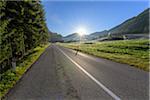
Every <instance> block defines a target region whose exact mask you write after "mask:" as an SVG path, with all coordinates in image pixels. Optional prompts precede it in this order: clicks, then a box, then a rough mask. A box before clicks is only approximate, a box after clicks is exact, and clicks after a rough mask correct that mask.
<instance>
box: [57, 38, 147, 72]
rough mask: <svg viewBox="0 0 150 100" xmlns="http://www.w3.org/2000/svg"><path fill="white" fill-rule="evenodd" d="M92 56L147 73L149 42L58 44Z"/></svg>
mask: <svg viewBox="0 0 150 100" xmlns="http://www.w3.org/2000/svg"><path fill="white" fill-rule="evenodd" d="M58 45H61V46H64V47H67V48H71V49H74V50H79V51H81V52H84V53H88V54H91V55H94V56H98V57H102V58H106V59H110V60H113V61H116V62H120V63H126V64H129V65H131V66H134V67H137V68H139V69H142V70H145V71H149V55H150V54H149V45H150V44H149V40H148V39H143V40H120V41H107V42H96V43H87V44H86V43H81V44H78V43H58Z"/></svg>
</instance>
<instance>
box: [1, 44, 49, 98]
mask: <svg viewBox="0 0 150 100" xmlns="http://www.w3.org/2000/svg"><path fill="white" fill-rule="evenodd" d="M48 46H49V44H46V45H41V46H38V47H36V48H34V49H33V51H32V53H30V54H29V55H27V56H26V57H25V58H24V59H23V60H22V61H21V62H19V64H18V65H17V66H16V70H12V69H10V70H7V71H6V72H4V73H2V74H1V75H0V79H1V81H0V98H2V97H3V96H4V95H5V94H6V93H7V92H8V91H9V89H11V88H12V87H13V86H14V85H15V84H16V82H17V81H18V80H19V79H20V78H21V77H22V75H23V74H24V73H25V72H26V71H27V69H28V68H29V67H30V66H31V65H32V64H33V63H34V62H35V61H36V60H37V59H38V58H39V56H40V55H41V54H42V53H43V52H44V50H45V49H46V48H47V47H48Z"/></svg>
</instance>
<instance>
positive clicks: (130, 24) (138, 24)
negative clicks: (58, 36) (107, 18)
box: [63, 8, 150, 42]
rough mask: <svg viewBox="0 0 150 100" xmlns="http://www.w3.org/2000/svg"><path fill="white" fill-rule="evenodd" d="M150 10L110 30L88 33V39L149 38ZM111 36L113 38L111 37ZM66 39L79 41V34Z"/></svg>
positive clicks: (86, 37)
mask: <svg viewBox="0 0 150 100" xmlns="http://www.w3.org/2000/svg"><path fill="white" fill-rule="evenodd" d="M149 11H150V8H148V9H146V10H144V11H143V12H142V13H140V14H139V15H137V16H135V17H132V18H130V19H128V20H126V21H124V22H123V23H121V24H120V25H118V26H115V27H113V28H111V29H110V30H104V31H101V32H94V33H91V34H89V35H86V36H85V37H84V38H85V39H86V40H101V38H103V37H105V39H106V37H107V38H109V39H112V38H115V39H123V38H124V37H125V38H128V39H133V38H148V33H149ZM110 37H111V38H110ZM63 40H64V41H67V42H68V41H70V42H71V41H78V40H79V36H78V34H77V33H73V34H71V35H68V36H66V37H64V38H63Z"/></svg>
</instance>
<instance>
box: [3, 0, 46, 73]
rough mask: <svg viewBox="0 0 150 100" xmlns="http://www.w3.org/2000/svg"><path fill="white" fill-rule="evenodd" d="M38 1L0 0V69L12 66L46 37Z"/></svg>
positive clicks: (43, 18) (42, 15)
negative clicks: (13, 61)
mask: <svg viewBox="0 0 150 100" xmlns="http://www.w3.org/2000/svg"><path fill="white" fill-rule="evenodd" d="M48 36H49V35H48V29H47V26H46V23H45V17H44V10H43V7H42V5H41V2H40V1H38V0H36V1H33V0H23V1H13V2H12V1H0V70H1V71H2V69H3V70H4V69H8V68H10V67H11V62H12V60H15V61H18V60H19V59H21V58H23V57H24V55H26V54H27V53H28V52H29V51H31V50H32V49H33V48H35V47H36V46H38V45H40V44H43V43H46V42H47V41H48Z"/></svg>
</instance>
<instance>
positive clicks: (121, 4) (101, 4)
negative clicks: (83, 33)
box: [42, 0, 148, 36]
mask: <svg viewBox="0 0 150 100" xmlns="http://www.w3.org/2000/svg"><path fill="white" fill-rule="evenodd" d="M42 4H43V6H44V9H45V13H46V22H47V26H48V28H49V30H50V31H53V32H57V33H60V34H62V35H63V36H66V35H68V34H71V33H74V32H76V30H77V29H78V28H80V27H83V28H85V29H86V30H87V33H88V34H89V33H92V32H97V31H103V30H108V29H110V28H112V27H114V26H116V25H118V24H120V23H122V22H123V21H125V20H127V19H128V18H131V17H133V16H136V15H138V14H139V13H141V12H142V11H144V10H145V9H146V8H148V0H147V1H146V0H144V1H135V0H134V1H70V2H69V1H48V0H45V1H44V0H43V1H42Z"/></svg>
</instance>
